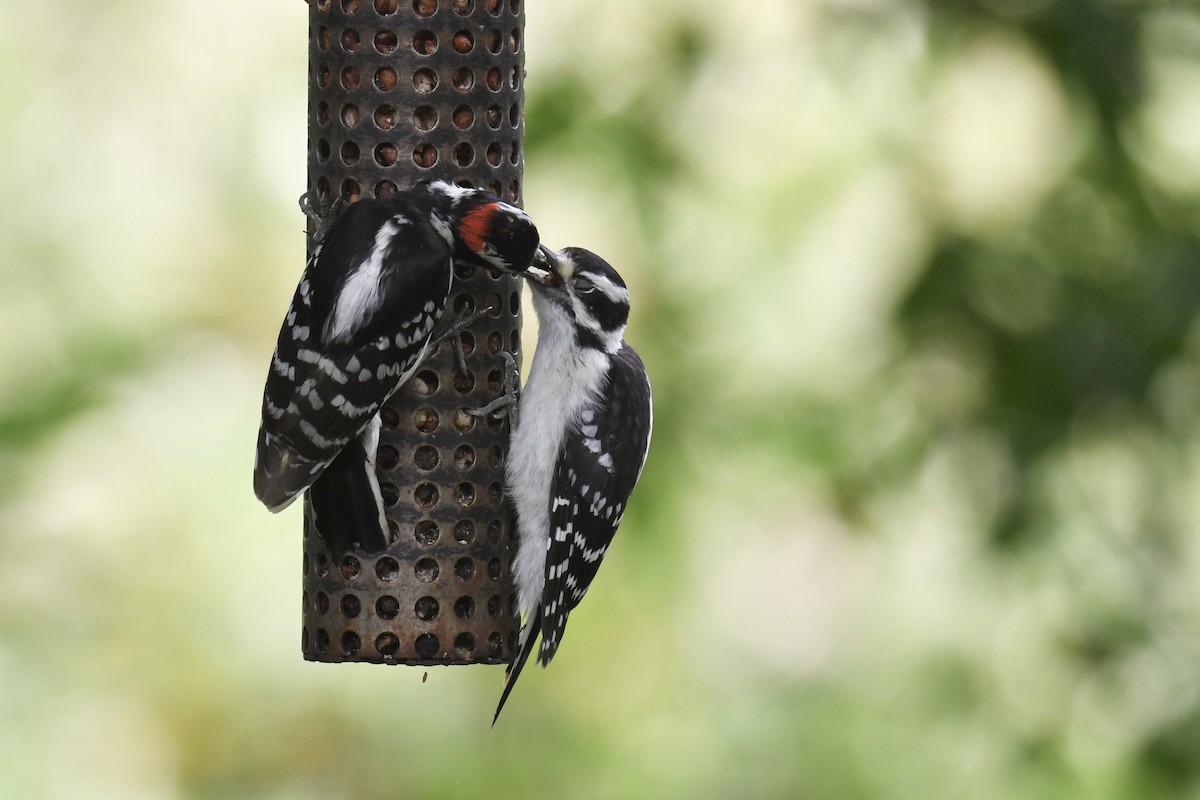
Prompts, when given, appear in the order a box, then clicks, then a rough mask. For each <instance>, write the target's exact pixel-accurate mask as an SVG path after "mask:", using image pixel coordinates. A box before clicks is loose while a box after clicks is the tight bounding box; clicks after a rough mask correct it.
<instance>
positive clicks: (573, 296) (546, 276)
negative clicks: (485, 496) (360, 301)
mask: <svg viewBox="0 0 1200 800" xmlns="http://www.w3.org/2000/svg"><path fill="white" fill-rule="evenodd" d="M534 265H535V269H533V270H530V272H529V273H527V274H526V277H527V278H529V280H530V285H531V287H532V290H533V307H534V311H535V312H536V313H537V318H538V326H539V327H538V343H537V350H536V352H535V353H534V356H533V365H532V367H530V373H529V381H528V383H526V385H525V388H524V390H523V392H522V395H521V400H520V404H519V405H518V408H519V410H520V417H519V424H518V425H517V427H516V430H515V432H514V433H513V435H512V442H511V446H510V449H509V455H508V460H507V464H506V467H505V473H506V479H507V483H508V492H509V495H510V496H511V498H512V501H513V507H514V508H515V510H516V516H517V554H516V558H515V559H514V562H513V572H514V576H515V579H516V584H517V598H518V603H519V605H520V612H521V616H522V618H523V620H524V624H523V627H522V630H521V644H520V648H519V650H518V653H517V655H516V657H515V658H514V660H513V664H512V666H511V667H510V668H509V671H508V679H507V683H506V685H505V687H504V693H503V694H502V695H501V697H500V703H499V705H498V706H497V708H496V716H495V717H494V718H493V720H492V723H493V724H495V720H496V719H497V718H499V716H500V711H501V710H502V709H503V708H504V703H505V701H506V700H507V699H508V695H509V693H510V692H511V691H512V688H513V686H514V684H515V683H516V681H517V678H518V677H519V676H520V674H521V669H522V667H524V665H525V661H526V660H527V659H528V658H529V655H530V653H532V652H533V648H534V642H535V640H536V639H538V637H539V636H540V637H541V648H540V650H539V652H538V657H537V660H538V661H539V662H540V663H541V664H542V666H543V667H544V666H546V665H547V664H549V663H550V660H551V659H552V658H554V654H555V652H556V651H557V650H558V646H559V644H561V642H562V637H563V631H564V629H565V628H566V624H567V616H568V614H570V612H571V610H572V609H574V608H575V607H576V606H577V605H579V601H580V600H582V599H583V595H584V593H585V592H587V590H588V587H589V586H590V585H591V583H592V579H593V578H595V576H596V570H597V569H598V568H599V567H600V560H601V559H602V558H603V557H604V553H605V551H607V549H608V546H609V543H611V542H612V539H613V535H614V534H615V533H616V532H617V526H618V525H620V524H621V518H622V516H623V515H624V513H625V504H626V502H627V501H628V499H629V495H630V493H631V492H632V491H633V487H634V485H635V484H636V483H637V481H638V478H639V477H641V474H642V467H643V466H644V465H645V463H646V453H647V451H648V449H649V447H650V429H651V427H652V424H653V409H652V405H651V395H650V380H649V378H648V377H647V375H646V369H645V367H644V366H643V365H642V360H641V358H639V357H638V354H637V353H635V352H634V350H633V348H632V347H630V346H629V345H628V344H626V343H625V341H624V340H623V338H622V337H623V335H624V332H625V325H626V322H627V321H628V319H629V290H628V289H627V288H626V286H625V282H624V281H623V280H621V276H620V275H618V274H617V272H616V270H614V269H613V268H612V267H611V266H609V264H608V263H607V262H606V261H604V260H603V259H602V258H600V257H599V256H597V255H595V254H594V253H590V252H588V251H587V250H582V249H580V248H574V247H569V248H566V249H564V250H563V251H561V252H558V253H556V252H554V251H553V250H550V249H548V248H545V247H542V248H540V249H539V255H538V256H537V257H536V258H535V262H534ZM543 266H544V267H545V269H544V270H543V269H542V267H543Z"/></svg>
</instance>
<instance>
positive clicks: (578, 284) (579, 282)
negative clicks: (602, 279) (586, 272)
mask: <svg viewBox="0 0 1200 800" xmlns="http://www.w3.org/2000/svg"><path fill="white" fill-rule="evenodd" d="M575 291H577V292H579V294H591V293H592V292H594V291H596V284H594V283H592V282H591V281H590V280H588V279H587V278H576V279H575Z"/></svg>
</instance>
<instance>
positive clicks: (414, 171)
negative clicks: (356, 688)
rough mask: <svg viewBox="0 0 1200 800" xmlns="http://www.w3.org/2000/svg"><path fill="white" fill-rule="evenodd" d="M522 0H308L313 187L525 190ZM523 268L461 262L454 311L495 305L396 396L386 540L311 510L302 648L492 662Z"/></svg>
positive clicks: (504, 642)
mask: <svg viewBox="0 0 1200 800" xmlns="http://www.w3.org/2000/svg"><path fill="white" fill-rule="evenodd" d="M524 25H525V17H524V8H523V7H522V2H521V0H503V2H502V1H501V0H312V1H311V2H310V3H309V103H308V105H309V108H308V113H309V121H308V135H309V153H308V184H309V190H310V191H311V190H315V191H318V192H323V193H327V194H331V195H336V194H340V195H341V196H342V197H344V198H345V199H346V200H347V201H352V200H356V199H358V198H360V197H386V196H387V195H388V194H390V193H392V192H395V191H396V190H397V189H402V188H404V187H406V186H409V185H411V184H412V183H414V182H416V181H417V180H420V179H422V178H440V179H444V180H450V181H457V182H459V183H464V184H466V185H471V186H474V187H477V188H484V189H489V190H490V191H493V192H495V193H496V194H499V195H500V196H502V197H503V198H504V199H505V200H507V201H509V202H512V203H516V204H518V205H519V204H520V202H521V178H522V174H523V169H524V156H523V150H522V147H523V142H524V121H523V109H524V105H523V104H524V61H525V57H524V40H523V37H524ZM519 292H520V286H519V280H518V279H517V278H513V277H510V276H507V275H502V274H500V273H499V272H496V271H485V270H479V269H465V270H460V271H459V273H458V275H457V276H456V280H455V285H454V291H453V294H452V295H451V298H450V303H449V305H448V308H447V315H448V317H453V316H463V315H467V314H470V313H472V312H474V311H475V310H477V309H484V308H489V307H490V308H491V311H490V312H489V313H488V314H487V315H486V316H484V317H483V319H481V320H480V321H478V322H476V323H475V324H474V325H472V326H471V327H470V328H469V329H468V330H466V331H464V332H463V333H462V335H461V337H460V338H461V341H462V343H463V346H464V351H465V352H466V357H467V366H468V369H469V373H461V372H459V371H458V370H457V369H456V367H455V366H454V361H453V358H452V357H451V354H450V348H449V347H448V346H445V345H444V346H443V347H442V348H441V349H440V351H439V352H438V353H436V354H435V355H434V356H433V357H432V358H431V359H430V360H429V361H427V362H426V364H425V365H424V366H423V367H422V369H421V370H420V371H419V372H418V374H417V375H416V376H415V377H414V378H413V379H412V380H411V381H410V382H409V383H408V384H406V385H405V386H404V387H403V388H401V390H400V391H399V392H398V393H397V395H396V396H395V397H394V398H393V399H392V401H391V402H390V403H389V404H388V405H387V406H386V407H385V408H384V409H383V412H382V413H383V423H384V424H383V433H382V437H381V441H380V450H379V458H378V469H379V478H380V484H381V487H382V490H383V495H384V502H385V505H386V506H387V515H388V522H389V524H390V526H391V530H392V534H393V537H394V541H393V543H392V545H391V546H390V547H389V549H388V551H387V552H386V553H384V554H381V555H377V556H375V555H372V556H368V555H365V554H363V553H355V554H351V555H349V556H346V557H340V556H334V555H332V554H330V553H329V552H328V550H327V549H326V548H325V546H324V542H323V541H322V540H321V538H320V537H319V536H316V535H315V534H314V533H313V532H312V531H311V529H310V528H311V521H310V520H308V519H307V518H306V520H305V531H304V533H305V535H304V595H303V604H304V628H303V633H302V648H303V652H304V657H305V658H306V659H309V660H312V661H368V662H377V663H395V664H422V665H429V664H478V663H487V664H495V663H501V662H505V661H508V660H509V659H510V657H511V653H512V650H513V648H514V647H515V643H516V635H517V620H516V617H515V600H514V596H513V587H512V581H511V578H510V575H509V560H510V548H511V547H512V545H513V530H512V521H511V519H510V518H509V515H508V513H507V511H506V507H505V503H504V497H503V480H504V470H503V465H504V458H505V456H506V454H507V447H508V421H507V419H500V418H496V417H494V416H493V417H488V418H476V417H472V416H470V415H468V414H466V413H465V411H464V409H466V408H471V407H477V406H481V405H483V404H485V403H487V402H488V401H490V400H492V399H493V398H495V397H497V396H499V395H500V393H501V392H502V391H503V387H502V376H503V366H504V361H503V359H502V356H501V355H500V351H501V350H507V351H508V352H510V353H512V354H513V355H514V356H516V358H517V359H518V362H519V360H520V339H519V337H520V327H521V318H520V295H519Z"/></svg>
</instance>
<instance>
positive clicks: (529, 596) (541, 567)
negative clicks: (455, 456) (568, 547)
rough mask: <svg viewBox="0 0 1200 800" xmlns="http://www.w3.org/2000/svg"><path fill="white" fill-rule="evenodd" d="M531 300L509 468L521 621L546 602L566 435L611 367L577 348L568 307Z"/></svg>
mask: <svg viewBox="0 0 1200 800" xmlns="http://www.w3.org/2000/svg"><path fill="white" fill-rule="evenodd" d="M533 301H534V310H535V311H536V312H537V315H538V323H539V326H540V329H539V332H538V344H537V351H536V352H535V353H534V356H533V366H532V367H531V368H530V371H529V381H528V382H527V383H526V384H525V387H524V388H523V390H522V394H521V405H520V409H521V413H520V425H519V427H518V428H517V430H516V431H515V432H514V433H513V435H512V443H511V447H510V449H509V456H508V462H507V466H506V477H507V482H508V492H509V495H510V496H511V497H512V500H513V506H514V508H515V509H516V512H517V537H518V539H517V557H516V559H515V561H514V564H513V569H514V571H515V575H516V583H517V594H518V600H519V603H520V608H521V613H522V615H529V614H532V613H533V611H534V610H535V609H536V608H537V606H538V604H539V603H540V602H541V595H542V587H543V585H544V583H545V570H546V542H547V540H548V538H549V536H550V502H551V497H550V492H551V483H552V481H553V479H554V468H555V463H556V462H557V460H558V453H559V450H560V448H561V447H562V444H563V438H564V434H565V432H566V431H567V430H568V429H569V428H572V427H574V426H577V425H578V424H579V417H580V414H581V412H582V411H583V409H584V407H585V406H587V405H588V403H589V402H590V401H591V400H592V399H593V398H594V397H595V395H596V394H597V393H598V392H599V391H600V388H601V382H602V381H603V380H604V374H605V370H606V369H607V366H608V362H607V359H606V357H605V355H604V353H601V352H599V351H596V350H591V349H581V348H580V347H579V346H578V345H577V344H576V343H575V337H574V333H573V331H572V327H571V325H572V323H571V320H570V319H569V317H568V316H567V314H566V312H565V311H563V309H561V308H559V307H558V306H555V305H553V304H552V303H551V302H549V301H547V300H545V299H544V298H543V297H541V295H540V294H539V293H538V292H536V291H535V292H534V293H533ZM526 618H527V619H528V617H526Z"/></svg>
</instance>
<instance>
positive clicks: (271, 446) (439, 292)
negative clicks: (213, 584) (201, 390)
mask: <svg viewBox="0 0 1200 800" xmlns="http://www.w3.org/2000/svg"><path fill="white" fill-rule="evenodd" d="M537 246H538V234H537V229H536V228H535V227H534V224H533V222H532V221H531V220H530V219H529V217H528V216H527V215H526V214H525V213H524V212H523V211H521V210H520V209H518V208H516V207H514V206H511V205H509V204H507V203H504V202H501V200H500V199H499V198H498V197H496V196H495V195H492V194H489V193H487V192H483V191H478V190H473V189H463V188H459V187H457V186H454V185H452V184H449V183H445V182H442V181H433V182H422V183H419V184H417V185H416V186H414V187H413V188H412V189H410V190H408V191H404V192H400V193H398V194H396V195H395V196H393V197H389V198H387V199H378V200H360V201H358V202H357V203H354V204H353V205H351V206H349V207H348V208H346V209H345V210H344V211H342V212H341V214H340V215H339V216H338V217H337V218H336V219H334V220H333V222H332V223H331V224H330V225H329V227H328V230H327V231H324V232H323V235H322V236H321V238H320V241H319V243H317V244H315V246H314V247H313V248H312V254H311V256H310V257H309V260H308V264H307V266H306V267H305V270H304V274H303V275H302V276H301V278H300V284H299V286H297V288H296V292H295V295H294V296H293V297H292V304H291V307H290V308H289V309H288V312H287V316H286V317H285V319H284V322H283V326H282V328H281V329H280V331H279V339H278V341H277V343H276V346H275V353H274V355H272V357H271V367H270V370H269V372H268V373H267V382H266V387H265V389H264V391H263V406H262V424H261V426H260V428H259V431H258V450H257V457H256V459H255V464H254V493H255V494H256V495H257V496H258V499H259V500H261V501H262V503H263V505H265V506H266V507H267V508H268V509H270V510H271V511H272V512H276V511H280V510H282V509H284V508H286V507H287V506H288V505H289V504H290V503H291V502H292V501H293V500H295V498H296V496H297V495H298V494H300V493H301V492H304V491H306V490H307V492H308V494H307V502H308V503H309V506H310V510H311V511H312V512H313V515H314V516H315V518H316V519H317V520H318V521H319V523H318V526H317V529H318V531H319V532H320V533H321V535H322V536H323V537H325V538H326V539H327V543H328V544H329V546H330V549H331V551H332V552H333V553H334V554H335V555H340V554H341V553H343V552H345V551H346V550H348V549H350V548H352V547H353V546H354V545H355V544H358V545H359V546H361V547H363V548H364V549H366V550H368V551H379V550H382V549H384V548H385V547H386V546H387V544H388V538H389V537H388V532H387V524H386V521H385V519H384V515H383V502H382V498H381V496H380V492H379V483H378V480H377V478H376V476H375V453H376V449H377V447H378V444H379V428H380V420H379V414H378V412H379V408H380V406H382V405H383V404H384V403H385V402H386V401H387V399H388V398H389V397H391V396H392V394H393V393H394V392H395V391H396V390H397V389H398V388H399V387H400V386H401V385H402V384H403V383H404V382H405V381H406V380H408V378H409V376H410V375H412V373H413V372H414V371H415V369H416V367H417V365H418V364H419V363H420V362H421V360H422V359H423V358H424V357H425V356H426V355H428V354H429V353H430V352H431V351H432V350H433V349H435V347H436V344H437V341H438V338H437V333H436V332H435V327H436V326H437V324H438V321H439V320H440V319H441V318H442V315H443V313H444V312H445V308H446V301H447V298H448V296H449V293H450V289H451V286H452V284H453V282H454V265H455V263H456V262H457V263H465V264H470V265H474V266H481V267H497V268H500V269H502V270H506V271H509V272H520V271H522V270H524V269H526V268H527V267H528V266H529V264H530V262H531V260H532V259H533V256H534V254H535V252H536V250H537Z"/></svg>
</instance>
